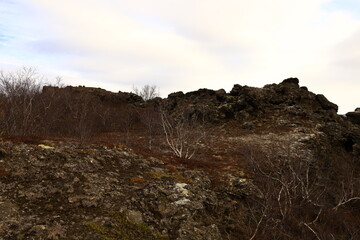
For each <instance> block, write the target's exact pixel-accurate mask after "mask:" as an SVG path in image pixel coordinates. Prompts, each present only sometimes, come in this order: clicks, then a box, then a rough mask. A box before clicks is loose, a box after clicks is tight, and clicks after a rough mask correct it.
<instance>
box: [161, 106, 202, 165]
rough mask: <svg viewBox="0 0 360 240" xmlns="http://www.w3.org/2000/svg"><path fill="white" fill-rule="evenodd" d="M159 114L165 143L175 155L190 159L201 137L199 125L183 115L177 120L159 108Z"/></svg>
mask: <svg viewBox="0 0 360 240" xmlns="http://www.w3.org/2000/svg"><path fill="white" fill-rule="evenodd" d="M160 115H161V125H162V128H163V130H164V134H165V140H166V143H167V145H168V146H169V147H170V148H171V150H172V151H173V153H174V154H175V156H177V157H179V158H186V159H191V158H192V157H193V156H194V154H195V152H196V150H197V148H198V144H199V142H200V140H201V139H202V138H203V134H202V133H203V131H200V126H198V125H196V124H195V123H193V122H191V121H188V120H187V119H186V118H185V117H183V116H182V117H181V118H179V119H177V120H175V119H171V118H170V116H169V115H168V114H167V113H166V112H165V111H164V110H161V112H160Z"/></svg>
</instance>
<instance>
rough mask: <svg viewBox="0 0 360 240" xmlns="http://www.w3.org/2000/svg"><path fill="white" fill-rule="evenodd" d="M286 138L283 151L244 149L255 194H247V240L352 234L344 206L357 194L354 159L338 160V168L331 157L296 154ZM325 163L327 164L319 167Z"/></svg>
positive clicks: (346, 236) (354, 231)
mask: <svg viewBox="0 0 360 240" xmlns="http://www.w3.org/2000/svg"><path fill="white" fill-rule="evenodd" d="M290 142H291V140H289V144H288V145H286V144H285V145H283V146H282V147H283V148H285V149H286V150H287V153H285V154H284V152H279V151H277V150H276V149H275V148H274V149H271V148H270V149H268V151H267V152H266V153H264V152H261V151H259V149H255V148H251V150H250V152H249V170H250V172H251V175H252V182H253V183H254V184H255V186H256V188H257V192H258V194H255V195H252V196H248V197H247V203H248V209H249V216H250V218H249V224H250V229H251V230H250V232H251V233H250V234H249V236H250V239H291V238H292V239H351V238H352V237H354V236H357V235H356V234H357V227H356V224H355V222H356V221H355V222H354V220H353V218H352V213H351V211H349V208H347V207H350V208H351V203H355V202H356V201H358V200H359V196H360V195H359V192H358V190H357V189H358V188H359V187H360V184H359V180H358V179H357V178H355V176H358V173H357V174H355V173H354V172H351V171H350V170H351V169H357V167H355V165H354V164H353V160H351V159H349V160H348V161H346V162H344V161H343V162H342V163H341V167H340V166H337V165H336V164H337V163H336V161H335V160H334V159H317V158H312V157H311V155H308V156H304V155H301V154H299V152H297V150H296V149H294V148H293V147H292V146H291V144H290ZM274 144H283V143H276V142H275V143H274ZM249 148H250V147H249ZM342 159H344V158H342ZM324 161H325V162H328V161H331V162H332V163H330V164H329V163H326V164H328V166H326V167H324ZM354 171H356V170H354ZM331 196H332V197H331ZM348 205H349V206H348ZM343 208H344V209H343ZM342 210H344V211H342ZM334 226H336V227H334Z"/></svg>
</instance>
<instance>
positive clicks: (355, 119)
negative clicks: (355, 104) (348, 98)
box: [346, 108, 360, 125]
mask: <svg viewBox="0 0 360 240" xmlns="http://www.w3.org/2000/svg"><path fill="white" fill-rule="evenodd" d="M346 117H347V118H348V119H349V120H350V121H351V122H352V123H354V124H357V125H360V109H359V108H357V109H356V110H355V111H354V112H348V113H347V114H346Z"/></svg>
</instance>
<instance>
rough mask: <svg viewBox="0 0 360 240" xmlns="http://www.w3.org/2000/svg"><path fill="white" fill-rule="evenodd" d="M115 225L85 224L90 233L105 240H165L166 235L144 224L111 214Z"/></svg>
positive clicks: (117, 214) (118, 214) (121, 215)
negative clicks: (109, 226) (108, 226)
mask: <svg viewBox="0 0 360 240" xmlns="http://www.w3.org/2000/svg"><path fill="white" fill-rule="evenodd" d="M111 216H112V217H113V219H114V220H115V222H116V224H115V225H114V226H113V227H112V228H107V227H104V226H101V225H99V224H97V223H93V222H88V223H85V225H86V226H87V227H89V228H90V229H91V230H92V231H94V232H96V233H97V234H99V235H100V237H101V238H103V239H105V240H139V239H142V240H166V239H168V237H167V235H163V234H160V233H158V232H156V231H155V230H153V229H152V228H151V227H150V226H148V225H146V224H145V223H135V222H133V221H131V220H130V219H128V218H127V217H126V216H125V215H124V214H122V213H111Z"/></svg>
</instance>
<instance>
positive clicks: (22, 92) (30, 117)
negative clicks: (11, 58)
mask: <svg viewBox="0 0 360 240" xmlns="http://www.w3.org/2000/svg"><path fill="white" fill-rule="evenodd" d="M41 87H42V77H41V76H40V75H39V74H38V73H37V71H36V70H35V69H34V68H26V67H24V68H22V69H19V70H17V71H14V72H4V71H0V94H1V105H2V108H1V109H2V111H1V122H2V124H1V125H2V128H1V132H2V134H5V135H8V136H24V135H32V134H34V133H35V131H36V127H37V122H36V119H37V116H36V115H35V112H34V105H35V104H36V103H35V98H36V97H37V96H38V95H39V94H40V92H41Z"/></svg>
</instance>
